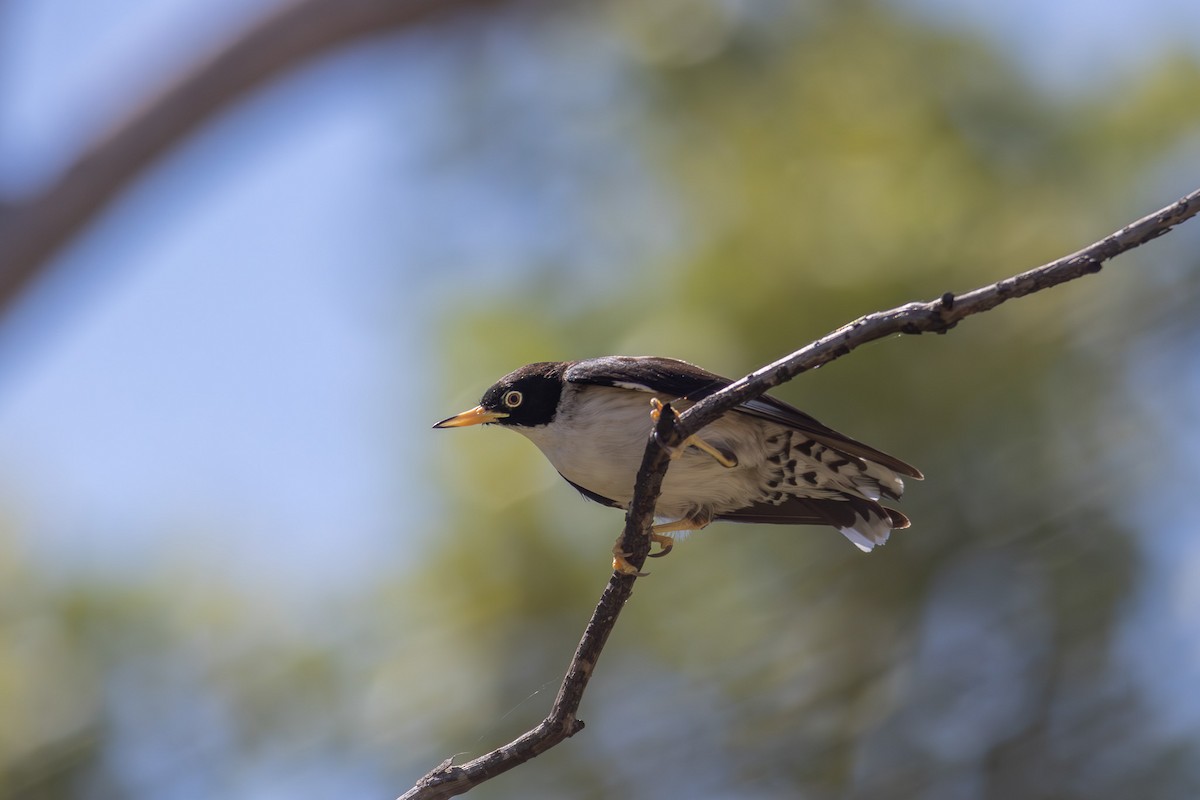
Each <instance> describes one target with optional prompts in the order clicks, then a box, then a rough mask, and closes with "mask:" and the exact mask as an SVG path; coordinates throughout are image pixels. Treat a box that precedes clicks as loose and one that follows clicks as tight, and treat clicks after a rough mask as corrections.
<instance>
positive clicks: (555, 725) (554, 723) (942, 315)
mask: <svg viewBox="0 0 1200 800" xmlns="http://www.w3.org/2000/svg"><path fill="white" fill-rule="evenodd" d="M1197 213H1200V189H1198V190H1196V191H1194V192H1192V193H1191V194H1189V195H1187V196H1186V197H1184V198H1182V199H1181V200H1179V201H1178V202H1176V203H1173V204H1172V205H1170V206H1167V207H1166V208H1164V209H1162V210H1160V211H1157V212H1155V213H1154V214H1151V215H1149V216H1147V217H1143V218H1142V219H1140V220H1138V221H1137V222H1134V223H1131V224H1130V225H1127V226H1125V227H1124V228H1122V229H1121V230H1119V231H1117V232H1116V233H1114V234H1112V235H1111V236H1108V237H1106V238H1104V239H1102V240H1100V241H1098V242H1096V243H1095V244H1092V245H1090V246H1088V247H1085V248H1084V249H1083V250H1080V251H1078V252H1077V253H1072V254H1071V255H1069V256H1064V257H1063V258H1060V259H1058V260H1057V261H1052V262H1050V263H1049V264H1045V265H1043V266H1041V267H1037V268H1035V269H1031V270H1029V271H1028V272H1023V273H1021V274H1020V275H1014V276H1013V277H1011V278H1005V279H1004V280H1002V281H999V282H997V283H993V284H992V285H990V286H984V287H982V288H980V289H975V290H974V291H971V292H968V293H966V294H964V295H961V296H959V297H955V296H954V295H953V294H951V293H949V292H947V293H946V294H944V295H942V296H941V297H940V298H938V299H937V300H932V301H930V302H928V303H909V304H907V305H904V306H900V307H898V308H894V309H892V310H890V311H882V312H877V313H874V314H868V315H867V316H865V317H861V318H859V319H857V320H855V321H854V322H851V323H850V324H849V325H845V326H843V327H841V328H839V329H838V330H836V331H834V332H833V333H830V334H829V335H827V336H825V337H823V338H821V339H818V340H817V341H815V342H813V343H812V344H810V345H807V346H806V347H803V348H801V349H799V350H797V351H796V352H794V353H792V354H791V355H789V356H787V357H786V358H781V359H780V360H778V361H776V362H774V363H773V364H768V365H767V366H765V367H763V368H762V369H759V370H756V371H755V372H752V373H750V374H749V375H747V376H746V377H744V378H742V379H740V380H738V381H735V382H734V383H732V384H730V385H729V386H727V387H725V388H724V389H722V390H721V391H719V392H717V393H716V394H713V395H711V396H710V397H707V398H705V399H704V400H702V401H700V402H699V403H697V404H696V405H694V406H692V407H691V408H689V409H688V410H687V411H685V412H684V413H683V414H680V415H678V416H677V415H676V414H675V413H674V411H673V410H672V409H671V408H670V406H669V405H667V406H665V407H664V409H663V413H661V414H660V415H659V419H658V423H657V424H656V425H655V426H654V430H653V432H652V433H651V435H650V440H649V442H647V444H646V451H645V453H644V454H643V456H642V464H641V467H640V469H639V470H638V474H637V483H636V484H635V487H634V494H633V501H632V502H631V503H630V506H629V511H628V513H627V514H626V515H625V530H624V533H623V534H622V538H621V547H622V549H623V550H624V551H625V552H627V553H630V554H631V555H630V556H629V557H628V558H627V560H628V561H629V563H630V564H631V565H633V566H634V567H636V568H638V569H641V567H642V565H643V564H644V563H645V561H646V555H647V554H648V553H649V552H650V539H649V536H648V535H647V534H648V533H649V531H650V525H651V522H652V521H653V519H654V506H655V504H656V503H657V502H658V495H659V492H660V491H661V489H662V481H663V477H664V476H665V475H666V473H667V468H668V467H669V466H670V463H671V459H670V456H669V452H670V450H671V449H673V448H675V447H677V446H679V445H680V444H681V443H682V442H683V441H684V439H686V438H687V437H688V436H691V435H693V434H695V433H697V432H698V431H699V430H700V429H701V428H703V427H704V426H705V425H708V424H709V423H712V422H714V421H715V420H716V419H717V418H718V417H720V416H721V415H722V414H724V413H726V412H727V411H730V410H732V409H733V408H734V407H735V406H737V405H738V404H740V403H744V402H745V401H747V400H751V399H753V398H755V397H758V396H759V395H761V394H763V393H764V392H766V391H767V390H769V389H771V388H773V387H775V386H778V385H780V384H781V383H784V382H785V381H788V380H791V379H792V378H794V377H796V376H797V375H799V374H800V373H802V372H805V371H807V370H810V369H815V368H817V367H819V366H821V365H822V364H827V363H829V362H830V361H833V360H834V359H837V358H841V357H842V356H844V355H846V354H847V353H849V352H850V351H851V350H853V349H855V348H856V347H859V346H860V345H863V344H866V343H867V342H873V341H875V340H876V339H882V338H883V337H885V336H891V335H893V334H899V333H913V334H919V333H930V332H931V333H945V332H946V331H948V330H950V329H951V328H953V327H954V326H955V325H957V324H958V322H959V321H960V320H962V319H964V318H966V317H969V316H971V315H972V314H979V313H981V312H983V311H988V310H990V309H993V308H995V307H996V306H998V305H1000V304H1001V303H1003V302H1005V301H1007V300H1011V299H1013V298H1016V297H1024V296H1025V295H1028V294H1033V293H1034V292H1038V291H1041V290H1042V289H1048V288H1050V287H1051V286H1057V285H1058V284H1060V283H1065V282H1067V281H1070V280H1074V279H1076V278H1081V277H1083V276H1084V275H1090V274H1093V273H1096V272H1099V271H1100V267H1101V265H1102V264H1103V263H1104V262H1105V261H1108V260H1109V259H1112V258H1114V257H1116V256H1118V255H1120V254H1121V253H1124V252H1126V251H1128V250H1132V249H1133V248H1135V247H1137V246H1138V245H1141V244H1145V243H1146V242H1148V241H1150V240H1151V239H1156V238H1158V237H1159V236H1162V235H1163V234H1164V233H1166V232H1167V231H1169V230H1171V228H1173V227H1175V226H1176V225H1178V224H1179V223H1181V222H1184V221H1185V220H1187V219H1190V218H1191V217H1193V216H1195V215H1196V214H1197ZM635 580H636V578H635V577H632V576H627V575H618V574H616V573H614V574H613V576H612V577H611V578H610V579H609V581H608V586H606V587H605V589H604V594H603V595H601V597H600V602H599V604H598V605H597V606H596V610H595V611H594V612H592V618H591V620H590V621H589V622H588V625H587V629H586V630H585V631H584V634H583V638H582V639H581V640H580V642H579V646H578V647H577V648H576V650H575V655H574V657H573V658H572V659H571V664H570V666H569V667H568V668H567V674H566V676H565V677H564V678H563V682H562V686H561V687H560V688H559V691H558V696H557V697H556V698H555V700H554V706H553V708H552V709H551V712H550V716H548V717H546V719H544V720H542V722H541V723H540V724H539V725H538V726H537V727H535V728H533V729H532V730H530V731H528V732H526V733H524V734H522V735H521V736H520V737H518V738H517V739H515V740H514V741H512V742H510V743H509V744H507V745H504V746H503V747H501V748H498V749H496V750H493V751H492V752H490V753H488V754H486V755H483V756H480V757H479V758H476V759H475V760H473V761H470V762H468V763H466V764H463V765H462V766H458V767H456V766H453V764H452V762H451V760H450V759H447V760H446V761H444V762H442V763H441V764H440V765H439V766H438V767H436V768H435V769H434V770H433V771H431V772H430V773H428V774H427V775H425V776H424V777H423V778H421V780H420V781H418V782H417V784H416V785H415V786H414V787H413V788H412V789H410V790H409V791H408V792H406V793H405V794H404V795H403V797H401V798H400V800H417V798H446V797H453V796H455V795H459V794H462V793H464V792H466V791H469V790H470V789H472V788H473V787H475V786H477V785H479V784H480V783H483V782H484V781H486V780H488V779H490V778H493V777H495V776H496V775H499V774H500V773H502V772H506V771H508V770H510V769H512V768H513V767H515V766H517V765H518V764H523V763H524V762H526V761H528V760H529V759H531V758H533V757H534V756H537V755H539V754H541V753H543V752H545V751H546V750H549V749H550V748H551V747H553V746H554V745H556V744H558V743H559V742H561V741H563V740H564V739H567V738H568V737H570V736H573V735H574V734H576V733H578V732H579V731H580V730H582V729H583V721H582V720H579V719H578V718H577V717H576V712H577V711H578V710H579V704H580V701H581V700H582V699H583V692H584V689H585V688H586V687H587V683H588V680H589V679H590V678H591V676H592V671H593V670H594V669H595V667H596V661H597V659H598V658H599V657H600V651H601V650H602V649H603V647H604V643H605V642H606V641H607V640H608V635H609V633H610V632H611V631H612V629H613V627H614V626H615V625H616V623H617V615H618V614H620V612H621V609H622V608H623V607H624V605H625V601H626V600H628V599H629V597H630V595H631V594H632V592H633V582H634V581H635Z"/></svg>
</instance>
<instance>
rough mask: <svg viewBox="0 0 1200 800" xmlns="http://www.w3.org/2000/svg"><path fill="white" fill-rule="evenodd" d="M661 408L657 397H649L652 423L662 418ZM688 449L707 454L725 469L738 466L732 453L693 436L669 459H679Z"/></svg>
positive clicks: (672, 452)
mask: <svg viewBox="0 0 1200 800" xmlns="http://www.w3.org/2000/svg"><path fill="white" fill-rule="evenodd" d="M663 408H665V406H664V404H663V402H662V401H661V400H659V399H658V398H657V397H651V398H650V419H651V420H653V421H654V422H658V418H659V417H661V416H662V411H663ZM689 447H694V448H696V449H697V450H699V451H701V452H704V453H708V454H709V455H710V456H712V457H713V458H714V459H715V460H716V462H717V463H718V464H720V465H721V466H722V467H725V468H726V469H733V468H734V467H736V466H737V465H738V460H737V456H735V455H733V454H732V453H724V452H722V451H721V450H720V449H719V448H716V447H714V446H712V445H711V444H709V443H708V442H706V441H704V440H703V439H701V438H700V437H699V436H695V435H693V436H689V437H688V438H686V439H684V440H683V444H681V445H680V446H679V447H678V448H676V449H673V450H672V451H671V458H673V459H674V458H679V456H680V454H682V453H683V451H684V450H687V449H688V448H689Z"/></svg>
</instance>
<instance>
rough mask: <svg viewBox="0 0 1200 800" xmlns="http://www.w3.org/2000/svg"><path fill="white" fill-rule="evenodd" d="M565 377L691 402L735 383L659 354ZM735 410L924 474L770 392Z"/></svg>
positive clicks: (587, 367)
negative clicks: (659, 394)
mask: <svg viewBox="0 0 1200 800" xmlns="http://www.w3.org/2000/svg"><path fill="white" fill-rule="evenodd" d="M564 378H565V379H566V380H567V382H569V383H591V384H596V385H599V386H615V387H618V388H622V389H634V390H637V391H641V392H661V393H663V394H667V395H672V396H674V397H681V398H685V399H688V400H691V401H693V402H695V401H699V400H703V399H704V398H706V397H708V396H709V395H711V394H715V393H716V392H719V391H720V390H721V389H724V388H725V387H726V386H728V385H729V384H731V383H733V381H731V380H729V379H728V378H723V377H721V376H720V375H716V374H714V373H712V372H709V371H708V370H706V369H701V368H700V367H697V366H695V365H694V364H689V363H687V362H686V361H679V360H677V359H674V358H659V357H657V356H605V357H604V358H592V359H588V360H587V361H578V362H576V363H574V364H572V365H571V366H570V367H568V368H567V371H566V373H565V375H564ZM737 411H739V412H740V413H742V414H748V415H750V416H752V417H758V418H759V419H764V420H767V421H768V422H774V423H775V424H777V425H782V426H784V427H786V428H793V429H795V430H798V431H800V432H801V433H803V434H805V435H806V436H809V437H810V438H812V439H815V440H816V441H818V442H820V443H821V444H823V445H826V446H828V447H832V448H833V449H834V450H838V451H840V452H843V453H848V454H850V455H853V456H858V457H859V458H865V459H866V460H868V461H873V462H875V463H876V464H879V465H880V466H884V467H887V468H888V469H890V470H892V471H893V472H897V473H899V474H901V475H907V476H909V477H910V478H917V479H920V478H922V477H924V476H922V475H921V471H920V470H919V469H917V468H916V467H914V466H912V465H910V464H906V463H905V462H903V461H901V460H900V459H898V458H896V457H895V456H890V455H888V454H887V453H884V452H881V451H879V450H876V449H875V448H874V447H871V446H870V445H867V444H863V443H862V442H860V441H858V440H857V439H851V438H850V437H849V436H846V435H845V434H842V433H838V432H837V431H835V430H834V429H833V428H830V427H827V426H825V425H822V424H821V423H820V422H818V421H817V420H816V419H814V418H813V417H811V416H809V415H808V414H805V413H804V412H803V411H801V410H800V409H798V408H796V407H795V406H791V405H788V404H787V403H785V402H783V401H782V400H777V399H775V398H774V397H771V396H770V395H762V396H760V397H756V398H754V399H753V400H748V401H747V402H745V403H742V404H741V405H739V406H738V407H737ZM797 524H799V523H797Z"/></svg>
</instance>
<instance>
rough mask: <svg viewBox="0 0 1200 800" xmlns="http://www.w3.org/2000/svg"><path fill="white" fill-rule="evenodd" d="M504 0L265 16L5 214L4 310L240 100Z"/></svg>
mask: <svg viewBox="0 0 1200 800" xmlns="http://www.w3.org/2000/svg"><path fill="white" fill-rule="evenodd" d="M496 1H497V0H299V1H298V2H294V3H292V4H290V5H287V6H285V7H283V8H282V9H280V10H279V11H278V12H276V13H275V14H273V15H271V16H269V17H267V18H266V19H264V20H262V21H261V22H260V23H258V24H257V25H256V26H254V27H252V28H250V29H249V30H247V31H245V32H244V33H243V34H242V35H241V36H239V37H237V38H236V39H234V40H233V41H231V42H229V43H228V44H227V45H226V46H224V47H223V48H222V49H221V50H219V51H218V52H215V53H213V54H212V55H211V56H210V57H209V58H208V59H207V60H206V61H203V62H202V63H200V64H197V65H196V66H195V67H194V68H193V69H192V70H191V72H189V73H187V74H185V75H183V76H181V77H180V78H179V79H178V80H176V81H175V82H174V83H173V84H171V85H170V86H168V87H167V88H165V89H164V90H163V91H162V92H161V93H160V94H159V95H158V96H156V97H153V98H150V99H148V100H147V101H146V102H145V103H144V104H143V105H142V106H141V107H139V108H138V109H137V110H135V111H134V112H133V113H132V114H131V115H130V116H129V118H128V119H126V120H124V121H122V122H121V123H120V124H118V125H117V126H116V127H115V128H114V129H113V130H112V131H111V132H110V133H108V135H106V136H102V137H101V138H99V139H98V140H97V141H96V142H94V143H93V144H92V145H91V146H89V147H87V148H86V149H85V150H84V152H83V153H81V154H80V156H79V157H78V158H77V159H76V161H75V163H74V164H73V165H72V166H70V167H69V168H68V169H67V170H66V171H65V172H64V174H63V176H62V177H61V178H60V179H59V180H58V181H57V182H56V183H55V184H53V185H52V186H50V187H49V188H48V189H46V190H45V191H44V192H42V194H41V195H39V196H37V197H35V198H33V199H31V200H28V201H25V202H23V203H20V204H17V205H13V206H10V207H7V208H5V209H4V214H3V217H2V218H0V220H2V222H3V224H2V225H0V253H2V254H3V261H2V262H0V313H3V312H4V311H5V310H6V309H7V308H8V307H9V306H10V305H11V304H12V302H13V301H14V300H15V299H16V298H17V297H18V296H19V295H20V294H21V292H22V291H23V290H24V289H25V287H26V286H27V285H29V283H30V282H31V281H32V280H33V279H34V278H35V277H36V276H37V275H38V274H39V273H40V272H41V270H42V269H43V268H44V267H45V266H46V262H47V261H48V260H49V258H50V256H52V255H53V254H54V252H55V251H56V250H58V248H59V247H61V246H63V245H64V244H65V243H66V242H68V241H70V239H71V238H72V237H73V236H75V235H76V234H78V233H79V232H80V230H82V229H83V227H84V226H85V225H86V224H87V223H88V221H89V220H91V219H92V218H93V217H94V216H95V215H96V213H97V212H99V211H100V210H101V209H102V208H104V206H105V205H107V204H108V203H109V202H110V201H111V200H112V199H113V198H114V197H116V196H117V195H118V194H119V193H120V192H121V191H122V190H123V189H124V188H125V187H126V186H127V185H128V184H129V183H130V182H131V181H132V180H133V179H134V178H135V177H137V175H138V174H140V173H141V172H142V170H144V169H145V168H146V167H147V166H148V165H149V164H151V163H152V162H153V161H154V160H155V159H157V158H158V157H160V156H161V155H163V154H164V153H165V152H167V151H168V150H170V148H172V147H173V146H175V145H176V144H178V143H179V142H180V141H181V140H182V139H183V138H185V137H186V136H187V135H188V134H190V133H191V132H192V131H194V130H196V129H197V128H199V127H200V126H201V125H202V124H203V123H204V122H206V121H208V120H210V119H212V118H213V116H215V115H216V114H217V112H219V111H220V110H222V109H224V108H226V107H227V106H229V105H230V104H232V103H233V102H234V101H235V100H237V99H239V98H240V97H242V96H244V95H245V94H247V93H248V92H250V91H251V90H253V89H255V88H257V87H259V86H261V85H262V84H264V83H266V82H267V81H269V80H271V79H272V78H274V77H276V76H278V75H280V74H282V73H284V72H286V71H287V70H288V69H291V68H293V67H295V66H296V65H297V64H299V63H301V62H303V61H305V60H307V59H309V58H312V57H313V56H316V55H320V54H322V53H325V52H328V51H329V50H331V49H333V48H334V47H337V46H339V45H342V44H344V43H346V42H349V41H353V40H354V39H358V38H361V37H363V36H366V35H369V34H372V33H385V32H389V31H390V32H395V31H399V30H404V29H408V28H413V27H416V26H418V25H421V24H423V23H427V22H430V21H432V20H435V19H445V18H447V17H449V16H452V15H454V14H457V13H461V12H463V11H464V10H466V9H470V8H474V7H478V6H482V5H485V4H490V3H494V2H496Z"/></svg>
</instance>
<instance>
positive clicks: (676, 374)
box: [563, 356, 731, 400]
mask: <svg viewBox="0 0 1200 800" xmlns="http://www.w3.org/2000/svg"><path fill="white" fill-rule="evenodd" d="M563 377H564V378H565V379H566V381H567V382H568V383H590V384H595V385H597V386H615V387H617V388H620V389H634V390H635V391H639V392H661V393H662V394H667V395H671V396H673V397H686V398H688V399H689V400H700V399H702V398H705V397H708V396H709V395H710V394H712V393H713V392H716V391H718V390H720V389H724V388H725V387H726V386H728V385H729V384H730V382H731V381H730V380H729V379H728V378H722V377H721V376H720V375H714V374H713V373H711V372H709V371H708V370H706V369H701V368H700V367H697V366H695V365H694V364H689V363H687V362H686V361H679V360H678V359H674V358H658V357H657V356H605V357H603V358H589V359H588V360H586V361H577V362H575V363H574V364H572V365H571V366H569V367H567V371H566V373H564V375H563Z"/></svg>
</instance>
